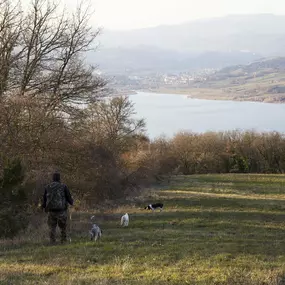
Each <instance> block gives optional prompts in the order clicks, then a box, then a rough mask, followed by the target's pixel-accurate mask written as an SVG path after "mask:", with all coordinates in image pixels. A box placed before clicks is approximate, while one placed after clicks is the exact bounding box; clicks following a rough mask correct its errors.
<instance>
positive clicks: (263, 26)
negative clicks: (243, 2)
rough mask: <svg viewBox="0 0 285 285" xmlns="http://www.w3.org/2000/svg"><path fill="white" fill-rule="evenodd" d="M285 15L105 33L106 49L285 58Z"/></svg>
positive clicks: (212, 20)
mask: <svg viewBox="0 0 285 285" xmlns="http://www.w3.org/2000/svg"><path fill="white" fill-rule="evenodd" d="M284 27H285V16H276V15H270V14H261V15H232V16H227V17H222V18H213V19H206V20H199V21H193V22H189V23H185V24H182V25H172V26H158V27H154V28H146V29H139V30H131V31H108V30H106V31H104V32H103V34H102V36H101V37H100V39H99V40H100V42H101V44H102V46H103V47H106V48H118V47H121V48H133V47H137V46H140V45H147V46H153V47H157V48H160V49H166V50H177V51H187V52H196V53H197V52H199V53H201V52H204V51H227V52H228V51H231V50H234V51H242V50H247V51H251V52H255V53H258V54H262V55H263V56H271V55H285V29H284Z"/></svg>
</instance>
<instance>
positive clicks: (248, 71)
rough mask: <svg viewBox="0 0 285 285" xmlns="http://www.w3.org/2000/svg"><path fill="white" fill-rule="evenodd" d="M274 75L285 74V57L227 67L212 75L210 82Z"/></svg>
mask: <svg viewBox="0 0 285 285" xmlns="http://www.w3.org/2000/svg"><path fill="white" fill-rule="evenodd" d="M272 73H279V74H281V73H285V57H276V58H269V59H263V60H258V61H255V62H252V63H250V64H247V65H236V66H229V67H225V68H223V69H221V70H219V71H217V72H216V73H215V74H214V75H212V76H211V77H210V78H209V80H221V79H227V78H234V77H241V76H246V77H247V78H248V77H263V76H265V75H270V74H272Z"/></svg>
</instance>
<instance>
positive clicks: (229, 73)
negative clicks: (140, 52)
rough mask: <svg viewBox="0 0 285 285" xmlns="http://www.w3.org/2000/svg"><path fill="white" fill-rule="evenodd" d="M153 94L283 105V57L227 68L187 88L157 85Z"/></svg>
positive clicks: (284, 83) (284, 99) (284, 71)
mask: <svg viewBox="0 0 285 285" xmlns="http://www.w3.org/2000/svg"><path fill="white" fill-rule="evenodd" d="M152 91H153V92H160V93H178V94H185V95H189V96H190V97H193V98H200V99H215V100H216V99H219V100H234V101H260V102H271V103H285V57H276V58H270V59H263V60H259V61H255V62H253V63H251V64H247V65H235V66H230V67H226V68H223V69H221V70H219V71H217V72H215V73H213V74H211V75H209V76H207V77H206V78H204V79H203V80H196V81H192V83H191V84H188V85H187V86H185V85H184V86H183V85H180V86H159V87H157V88H153V89H152Z"/></svg>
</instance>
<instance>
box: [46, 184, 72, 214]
mask: <svg viewBox="0 0 285 285" xmlns="http://www.w3.org/2000/svg"><path fill="white" fill-rule="evenodd" d="M59 183H60V182H59ZM63 186H64V192H65V198H66V201H67V203H68V204H70V205H71V206H72V205H73V199H72V197H71V194H70V191H69V189H68V187H67V186H66V185H65V184H63ZM46 204H47V189H46V187H45V193H44V196H43V203H42V207H43V208H44V209H45V208H46ZM65 210H67V205H66V209H65Z"/></svg>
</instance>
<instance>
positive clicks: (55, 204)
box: [46, 182, 67, 210]
mask: <svg viewBox="0 0 285 285" xmlns="http://www.w3.org/2000/svg"><path fill="white" fill-rule="evenodd" d="M64 187H65V185H64V184H62V183H60V182H52V183H51V184H49V185H48V186H47V187H46V191H47V203H46V210H65V209H66V205H67V204H66V197H65V191H64Z"/></svg>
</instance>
